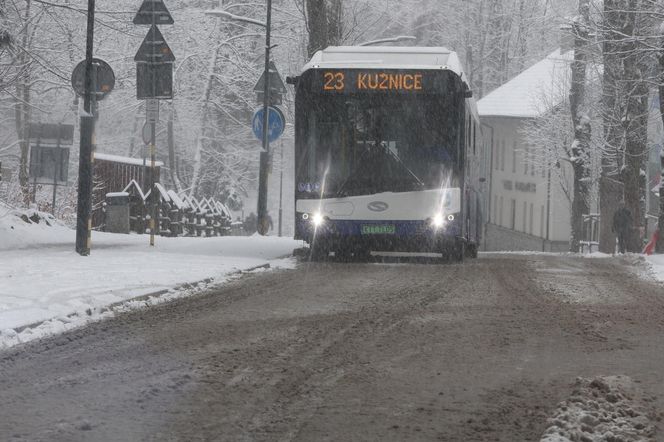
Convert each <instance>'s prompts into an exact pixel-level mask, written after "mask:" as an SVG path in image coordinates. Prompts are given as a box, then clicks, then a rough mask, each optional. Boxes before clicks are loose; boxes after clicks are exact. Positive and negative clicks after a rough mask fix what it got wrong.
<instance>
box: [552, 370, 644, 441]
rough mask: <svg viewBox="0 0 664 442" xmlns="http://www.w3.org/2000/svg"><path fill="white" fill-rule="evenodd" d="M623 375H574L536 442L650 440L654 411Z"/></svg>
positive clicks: (631, 382)
mask: <svg viewBox="0 0 664 442" xmlns="http://www.w3.org/2000/svg"><path fill="white" fill-rule="evenodd" d="M651 400H652V398H649V397H647V396H644V395H643V394H642V393H641V392H640V391H639V389H638V388H637V387H636V386H635V385H634V382H633V381H632V380H631V379H630V378H629V377H626V376H600V377H597V378H595V379H583V378H578V379H577V381H576V385H575V386H574V391H573V392H572V396H571V397H570V398H569V399H567V400H566V401H564V402H562V403H561V404H559V406H558V408H557V409H556V411H555V415H554V416H553V417H552V418H550V419H549V420H548V425H549V427H548V428H547V430H546V431H545V432H544V435H543V436H542V439H541V441H540V442H572V441H587V442H595V441H597V442H600V441H601V442H604V441H621V442H641V441H646V440H653V435H654V434H655V426H654V425H653V423H652V418H653V417H654V416H653V414H654V410H653V409H652V407H651V406H650V405H649V404H648V402H649V401H651Z"/></svg>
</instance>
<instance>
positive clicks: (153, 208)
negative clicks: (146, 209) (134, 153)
mask: <svg viewBox="0 0 664 442" xmlns="http://www.w3.org/2000/svg"><path fill="white" fill-rule="evenodd" d="M157 105H159V102H158V101H157ZM156 138H157V123H156V122H155V121H152V122H151V123H150V189H151V190H150V196H152V201H151V202H150V245H151V246H154V231H155V229H156V226H157V192H156V187H157V186H155V183H156V180H155V175H156V170H155V166H156V147H155V144H156V142H157V140H156Z"/></svg>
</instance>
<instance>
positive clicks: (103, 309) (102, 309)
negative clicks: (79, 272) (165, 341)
mask: <svg viewBox="0 0 664 442" xmlns="http://www.w3.org/2000/svg"><path fill="white" fill-rule="evenodd" d="M290 256H291V255H288V256H284V257H279V258H276V259H283V258H288V257H290ZM271 267H272V266H271V265H270V263H269V262H266V263H265V264H260V265H257V266H253V267H249V268H248V269H239V270H235V271H233V272H230V273H227V274H225V275H224V277H232V276H237V275H242V274H245V273H251V272H255V271H256V270H259V269H265V270H267V269H270V268H271ZM214 279H215V278H205V279H201V280H199V281H194V282H183V283H180V284H177V285H175V286H173V287H171V288H168V289H160V290H155V291H154V292H150V293H145V294H143V295H139V296H135V297H133V298H128V299H124V300H122V301H117V302H113V303H111V304H108V305H105V306H103V307H99V308H98V310H96V309H95V311H96V312H97V313H99V314H103V313H106V312H109V311H114V310H115V309H117V308H118V307H121V306H123V305H125V304H128V303H130V302H141V301H147V300H149V299H150V298H156V299H159V297H161V296H162V295H165V294H166V293H169V292H171V291H181V290H189V289H193V288H196V287H198V286H200V285H202V284H210V283H211V282H213V281H214ZM81 313H84V314H87V316H88V317H92V313H93V311H92V309H90V308H88V309H87V310H85V311H84V312H74V313H69V314H67V315H64V316H59V317H53V318H49V319H44V320H43V321H37V322H33V323H31V324H27V325H22V326H20V327H15V328H13V329H12V330H13V331H14V332H15V333H22V332H23V331H25V330H29V329H33V328H37V327H39V326H41V325H43V324H45V323H47V322H49V321H53V320H57V319H58V318H66V319H73V318H79V317H85V316H82V315H81ZM1 334H2V331H1V330H0V335H1Z"/></svg>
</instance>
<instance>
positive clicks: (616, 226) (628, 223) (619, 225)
mask: <svg viewBox="0 0 664 442" xmlns="http://www.w3.org/2000/svg"><path fill="white" fill-rule="evenodd" d="M631 230H632V212H630V211H629V209H628V208H627V207H625V204H624V203H623V204H621V205H620V208H618V210H616V211H615V213H614V214H613V233H615V234H616V236H617V237H618V250H619V251H620V253H625V249H626V247H627V238H628V237H629V232H630V231H631Z"/></svg>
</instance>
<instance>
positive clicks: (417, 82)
mask: <svg viewBox="0 0 664 442" xmlns="http://www.w3.org/2000/svg"><path fill="white" fill-rule="evenodd" d="M434 77H435V75H425V73H423V72H421V71H379V70H370V71H363V70H321V71H320V83H321V85H320V88H321V89H322V92H325V93H341V94H343V93H346V94H348V93H355V92H399V93H422V92H426V91H427V90H429V89H430V88H431V86H433V84H435V78H434Z"/></svg>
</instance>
